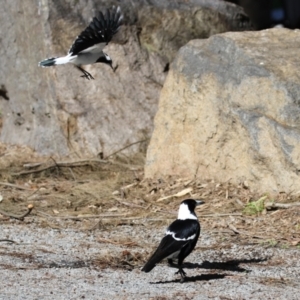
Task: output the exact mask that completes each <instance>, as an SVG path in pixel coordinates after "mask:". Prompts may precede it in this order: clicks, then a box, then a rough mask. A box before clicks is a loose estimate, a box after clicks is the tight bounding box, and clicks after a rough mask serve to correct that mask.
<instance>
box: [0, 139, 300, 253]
mask: <svg viewBox="0 0 300 300" xmlns="http://www.w3.org/2000/svg"><path fill="white" fill-rule="evenodd" d="M1 147H2V148H1V151H3V155H2V156H1V157H0V169H1V177H0V181H1V182H2V185H1V186H0V187H1V192H0V194H1V196H2V199H3V200H2V201H1V203H0V209H2V210H5V211H8V212H11V213H14V214H22V212H24V211H26V207H27V205H28V204H33V205H34V207H35V210H34V211H33V213H32V214H31V215H30V218H41V219H43V220H44V224H45V226H50V227H53V226H56V225H55V221H56V220H57V219H59V218H62V217H64V218H68V217H73V219H74V218H75V219H76V220H77V221H80V222H82V227H83V228H85V229H97V228H98V227H99V226H106V227H109V226H118V225H122V224H137V223H139V222H140V223H145V222H148V223H149V226H150V225H151V224H152V225H153V226H157V225H158V224H159V225H161V226H162V225H163V226H166V225H167V224H168V223H169V222H171V221H172V220H173V219H174V218H176V214H177V209H178V205H179V203H180V202H181V201H182V200H183V199H185V198H196V199H204V200H205V202H206V204H205V205H203V206H201V207H200V208H199V210H198V211H197V214H198V216H199V218H200V220H201V223H202V226H203V227H205V228H206V231H207V232H208V233H210V234H212V235H215V236H216V237H217V238H218V240H219V242H220V243H225V242H227V243H228V242H236V243H237V242H239V243H259V244H263V245H266V246H275V245H276V246H284V247H287V246H288V247H292V246H297V245H300V207H299V206H298V207H291V208H287V209H276V210H266V209H265V208H264V206H260V207H259V209H257V211H255V210H254V211H253V210H252V211H250V213H249V211H248V214H246V213H247V207H249V203H252V204H251V205H250V206H253V203H256V202H257V201H258V200H259V199H262V198H263V200H264V201H265V202H267V201H269V202H272V201H275V202H279V203H293V202H297V201H299V197H298V196H291V195H288V194H285V193H280V194H278V195H276V196H275V197H271V196H270V195H268V194H263V195H262V194H258V193H256V192H255V191H251V190H249V189H248V187H247V185H245V184H240V185H234V184H232V183H230V182H225V183H220V182H214V181H213V180H211V181H199V180H195V179H192V178H179V177H168V178H160V179H155V180H152V179H143V159H144V158H143V157H142V156H136V157H131V158H128V157H126V156H120V155H119V156H117V157H116V156H115V157H112V158H110V159H109V160H106V161H103V160H100V159H97V158H93V159H85V160H78V161H77V162H74V159H73V160H71V159H65V160H62V159H59V158H45V157H38V156H37V155H36V154H35V153H33V152H30V150H28V149H27V148H24V147H20V148H18V147H16V146H14V147H8V146H6V147H4V146H3V145H1ZM35 163H38V164H35ZM245 208H246V210H245ZM100 217H101V222H100V223H99V220H98V219H99V218H100ZM6 219H7V217H5V216H2V218H1V215H0V222H1V220H2V221H4V220H6ZM133 257H135V256H134V255H133Z"/></svg>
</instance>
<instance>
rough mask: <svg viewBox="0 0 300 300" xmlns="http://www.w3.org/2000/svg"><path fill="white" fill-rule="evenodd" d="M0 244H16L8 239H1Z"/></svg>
mask: <svg viewBox="0 0 300 300" xmlns="http://www.w3.org/2000/svg"><path fill="white" fill-rule="evenodd" d="M0 242H7V243H12V244H18V243H17V242H15V241H13V240H9V239H3V240H0Z"/></svg>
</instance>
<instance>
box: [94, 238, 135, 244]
mask: <svg viewBox="0 0 300 300" xmlns="http://www.w3.org/2000/svg"><path fill="white" fill-rule="evenodd" d="M97 241H98V242H100V243H107V244H113V245H119V246H133V245H135V246H136V245H137V244H136V242H124V243H122V242H115V241H112V240H107V239H101V238H98V239H97Z"/></svg>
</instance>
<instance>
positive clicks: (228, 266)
mask: <svg viewBox="0 0 300 300" xmlns="http://www.w3.org/2000/svg"><path fill="white" fill-rule="evenodd" d="M267 260H268V258H257V259H232V260H228V261H225V262H209V261H207V260H205V261H204V262H203V263H202V264H197V263H196V264H194V263H189V262H186V263H184V264H183V266H182V267H183V268H184V269H197V268H200V269H207V270H224V271H232V272H250V270H248V269H245V268H243V267H241V266H240V264H251V263H252V264H253V263H260V262H264V261H267Z"/></svg>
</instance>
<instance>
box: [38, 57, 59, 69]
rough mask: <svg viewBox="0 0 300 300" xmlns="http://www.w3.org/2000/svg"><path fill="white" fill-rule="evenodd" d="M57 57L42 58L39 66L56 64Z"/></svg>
mask: <svg viewBox="0 0 300 300" xmlns="http://www.w3.org/2000/svg"><path fill="white" fill-rule="evenodd" d="M56 59H57V58H56V57H51V58H47V59H44V60H42V61H40V62H39V66H40V67H51V66H55V65H56V63H55V60H56Z"/></svg>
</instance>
